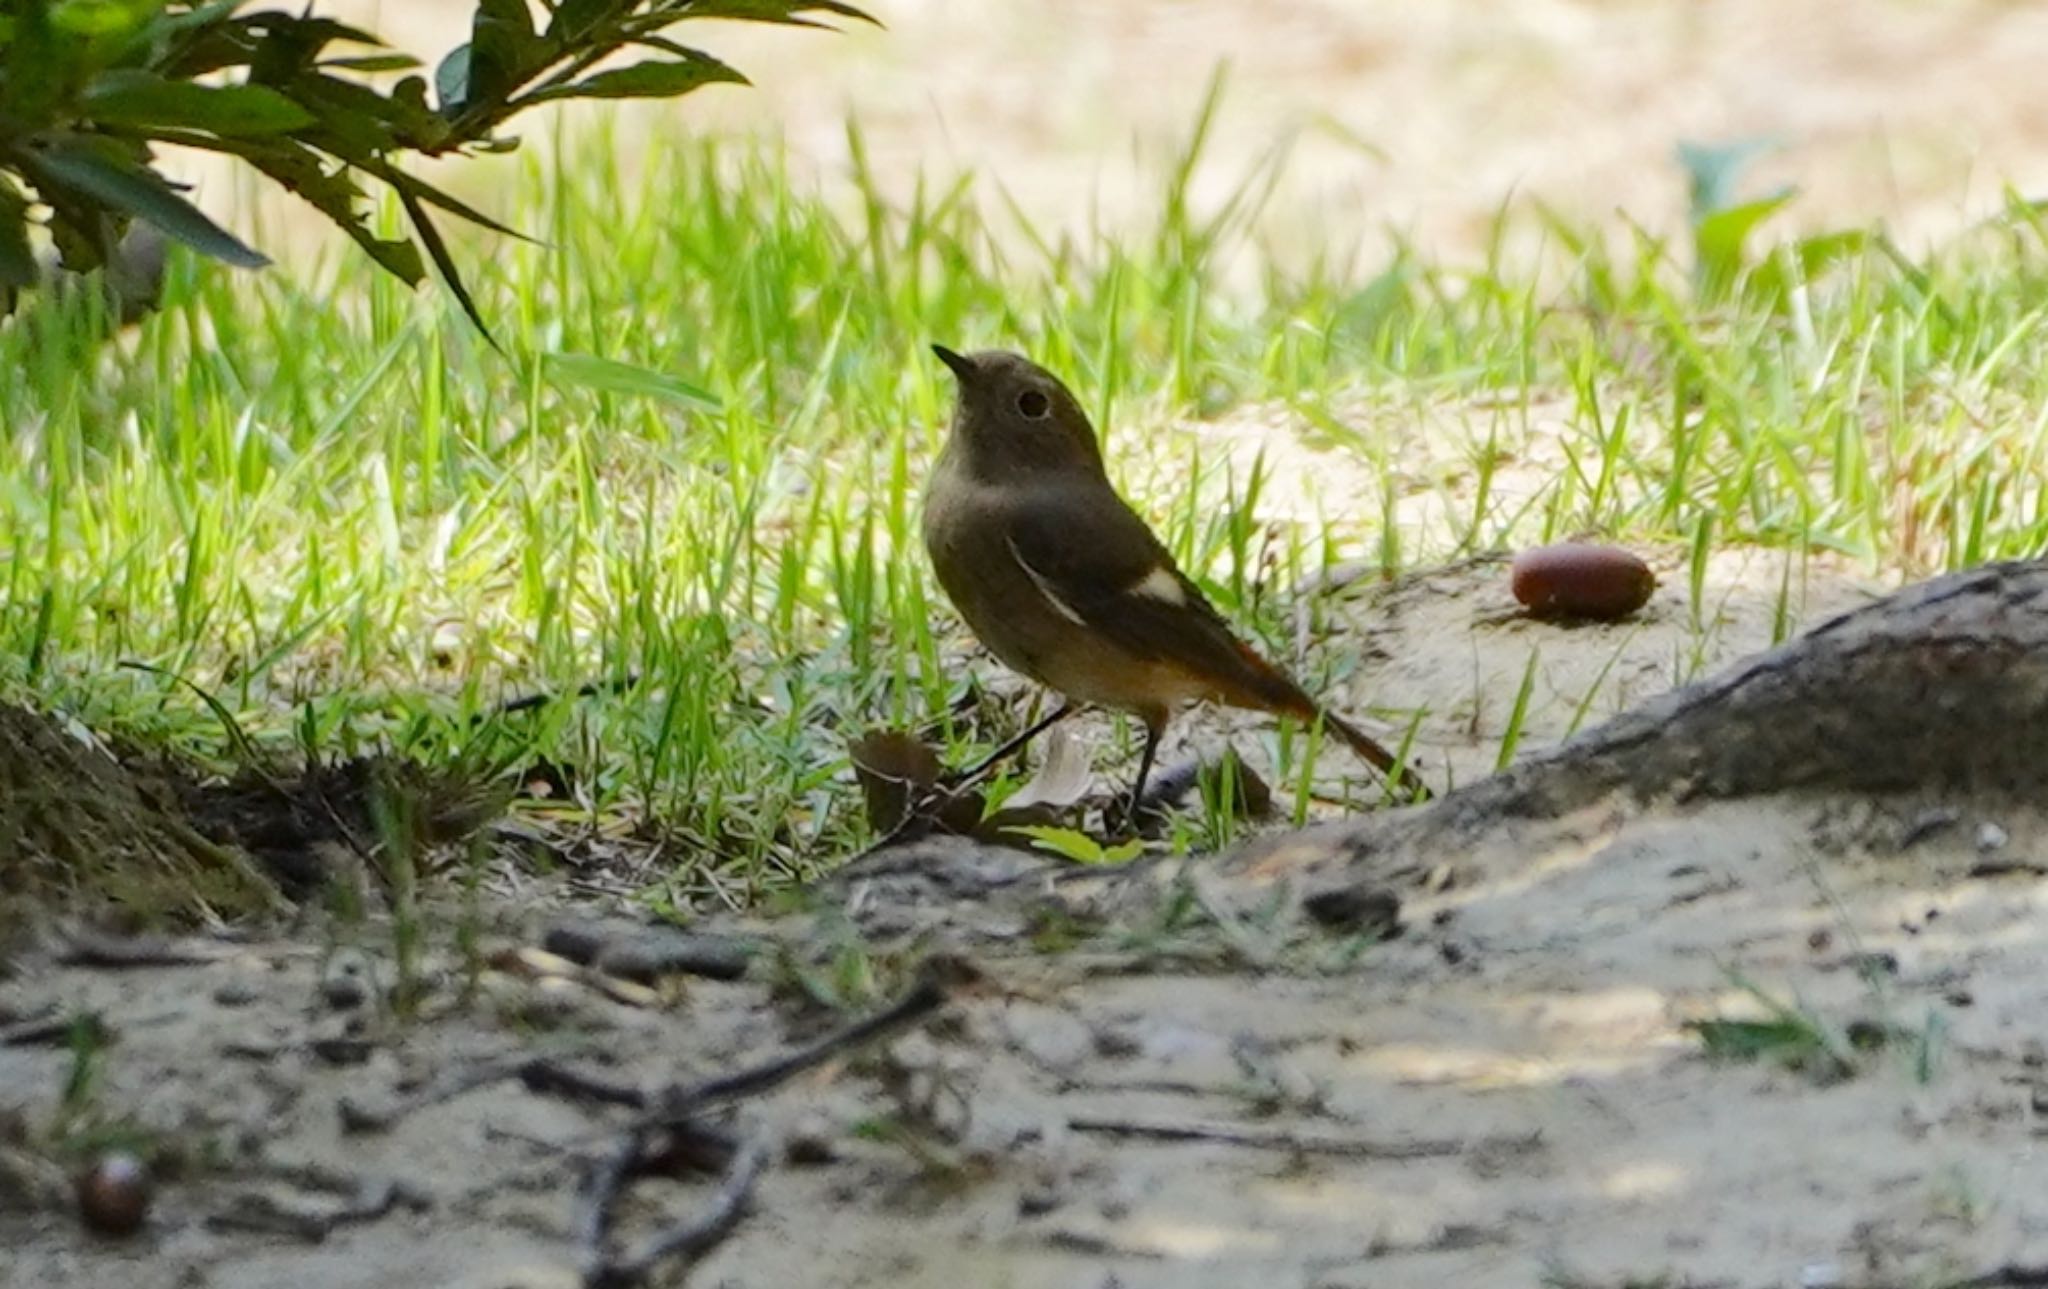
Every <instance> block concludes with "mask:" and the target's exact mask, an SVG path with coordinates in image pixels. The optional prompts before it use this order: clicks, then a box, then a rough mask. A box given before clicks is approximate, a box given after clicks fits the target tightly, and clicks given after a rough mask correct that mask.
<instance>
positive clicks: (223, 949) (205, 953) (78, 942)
mask: <svg viewBox="0 0 2048 1289" xmlns="http://www.w3.org/2000/svg"><path fill="white" fill-rule="evenodd" d="M236 952H238V950H235V949H233V948H230V947H227V946H222V945H212V944H202V943H196V942H192V941H177V940H166V939H163V938H162V937H159V936H149V935H144V936H135V937H132V938H124V937H118V936H105V935H95V934H93V933H91V932H74V933H72V934H71V935H69V936H67V937H65V942H64V947H63V949H62V950H60V951H59V952H58V954H57V961H58V962H61V963H63V964H64V965H65V966H67V967H107V968H115V969H121V968H127V967H198V966H205V965H206V964H208V963H214V962H219V961H221V960H223V959H224V958H228V957H231V956H233V954H235V953H236Z"/></svg>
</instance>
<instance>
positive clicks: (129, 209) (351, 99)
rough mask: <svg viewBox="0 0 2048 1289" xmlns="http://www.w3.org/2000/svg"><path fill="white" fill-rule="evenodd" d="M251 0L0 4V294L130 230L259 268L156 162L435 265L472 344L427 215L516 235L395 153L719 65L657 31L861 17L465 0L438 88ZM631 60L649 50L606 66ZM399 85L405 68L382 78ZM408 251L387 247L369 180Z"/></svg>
mask: <svg viewBox="0 0 2048 1289" xmlns="http://www.w3.org/2000/svg"><path fill="white" fill-rule="evenodd" d="M249 7H250V6H249V5H248V3H246V0H204V2H196V0H15V2H14V3H10V4H9V5H7V6H6V7H5V8H4V9H0V299H6V298H11V295H12V293H13V292H14V291H16V290H19V289H24V288H28V287H31V286H33V285H34V284H35V283H36V281H37V279H38V276H39V273H38V267H37V264H36V261H35V257H34V252H33V249H32V245H33V244H32V239H31V228H32V227H33V226H35V225H41V226H42V227H43V228H44V229H46V230H47V233H48V236H49V238H50V240H51V242H52V243H53V244H54V246H55V248H56V251H57V255H58V257H59V260H60V262H61V263H62V265H63V266H64V268H66V269H67V270H71V271H73V272H81V273H82V272H87V271H90V270H92V269H96V268H100V267H102V266H103V265H106V264H108V263H109V261H110V260H111V259H113V257H114V256H115V253H116V247H117V245H118V244H119V242H120V240H121V238H122V235H123V234H124V233H125V232H126V230H127V229H128V227H129V226H130V224H131V223H132V222H133V221H136V220H140V221H142V222H143V223H145V224H148V225H151V226H153V227H154V228H155V229H157V230H158V231H160V232H161V233H163V234H164V235H165V236H167V237H169V238H172V239H174V240H176V241H180V242H183V243H185V244H186V245H188V246H190V247H192V248H193V249H195V250H197V251H199V252H201V253H203V254H206V255H209V256H212V257H213V258H215V259H218V260H221V261H224V262H225V263H228V264H233V265H237V266H239V267H243V268H256V267H260V266H262V265H264V264H267V263H268V262H269V261H268V260H267V259H266V258H265V257H264V256H263V255H262V253H260V252H259V251H257V250H256V249H255V248H253V247H251V246H249V245H247V244H246V243H244V242H243V241H242V240H241V239H240V238H238V237H236V236H235V235H234V234H233V233H231V232H229V231H228V230H226V229H224V228H222V227H221V226H220V225H219V224H217V223H215V222H214V221H213V220H212V219H211V218H209V217H208V216H207V215H206V214H205V213H204V212H202V211H201V210H200V209H199V208H198V207H197V206H195V205H193V204H192V203H191V202H190V201H188V200H187V199H186V198H185V196H184V195H183V191H182V189H181V188H180V186H179V185H178V184H176V183H174V182H173V181H172V180H170V179H168V178H167V177H165V175H164V174H163V173H162V172H161V171H160V170H159V169H158V167H157V164H156V159H155V152H154V146H155V145H158V144H177V145H180V146H183V147H190V148H199V149H203V150H205V151H209V152H218V153H224V154H227V155H229V156H234V157H239V158H241V159H242V160H243V161H244V162H246V163H247V164H249V165H251V166H253V167H255V168H256V169H257V170H259V171H261V172H262V173H263V174H264V175H265V176H267V177H268V178H269V179H270V180H272V181H273V182H275V183H277V184H278V185H280V186H282V187H284V188H286V189H288V190H290V191H291V192H294V193H296V194H298V195H299V196H300V197H301V198H303V199H304V200H305V201H307V202H308V203H310V204H311V205H312V206H313V207H314V208H315V209H317V210H319V211H320V212H321V213H322V214H323V215H325V216H326V217H327V218H328V219H330V220H332V221H333V222H334V223H335V224H336V225H337V226H338V227H340V228H341V229H342V231H344V232H346V233H347V234H348V235H349V236H350V237H351V238H353V239H354V240H355V242H356V244H357V245H358V246H360V247H362V249H363V250H364V252H365V253H366V254H368V255H369V256H370V258H371V259H372V260H374V261H375V262H376V263H377V264H378V265H379V266H380V267H382V268H384V269H385V270H386V271H388V272H390V273H392V274H395V275H396V276H398V277H400V278H402V279H404V280H405V282H406V283H407V284H408V285H417V284H418V283H419V281H420V280H421V279H422V278H423V277H425V275H426V261H427V260H431V261H432V262H433V264H434V266H435V268H437V269H438V270H439V271H440V274H441V276H442V278H443V279H444V280H445V281H446V282H447V283H448V286H449V289H450V290H451V291H453V292H454V294H455V297H456V299H457V300H458V301H460V302H461V305H462V308H463V310H464V312H466V313H467V314H468V315H469V317H470V319H471V320H472V321H473V322H475V323H476V325H477V327H478V328H479V329H484V324H483V319H482V317H481V316H480V315H479V314H478V312H477V308H476V303H475V301H474V300H473V299H472V298H471V297H470V294H469V291H468V289H467V288H466V287H465V286H464V285H463V283H462V278H461V275H460V274H459V273H458V272H457V270H456V267H455V263H454V261H453V259H452V257H451V256H450V255H449V252H448V246H447V242H446V241H445V240H444V238H443V237H442V235H441V231H440V228H439V227H438V226H437V224H436V223H435V220H436V219H437V218H438V217H441V216H454V217H456V218H458V219H464V220H468V221H470V222H471V223H475V224H480V225H483V226H484V227H487V228H491V229H494V230H496V231H498V232H501V233H507V234H511V235H513V236H518V234H516V233H514V232H513V230H511V229H509V228H506V227H505V226H504V225H502V224H499V223H497V222H496V221H494V220H492V219H490V218H489V217H488V216H486V215H484V214H483V213H482V212H481V211H479V210H477V209H475V208H474V207H472V206H470V205H468V204H467V203H465V202H463V201H461V200H459V199H457V198H456V197H454V196H451V195H450V194H449V193H447V192H446V191H444V190H442V189H440V188H437V187H435V186H434V185H432V184H429V183H427V182H425V181H424V180H421V179H419V178H417V177H415V176H413V175H411V174H409V173H407V172H406V171H405V170H403V169H401V168H400V167H399V165H398V160H399V159H400V158H402V157H404V156H405V155H406V154H409V153H410V154H418V155H423V156H430V157H433V156H443V155H446V154H449V153H459V154H474V153H480V152H501V151H506V150H509V149H511V148H513V147H516V146H517V144H518V140H517V139H516V138H513V137H510V136H508V135H505V134H503V133H501V131H502V129H503V127H504V126H505V125H506V124H507V123H508V122H509V121H510V120H511V119H512V118H513V117H515V116H517V115H518V114H519V113H521V112H523V111H526V110H527V109H529V108H533V107H537V106H539V105H541V104H544V103H556V102H563V101H566V100H571V99H623V98H676V97H680V96H681V95H684V94H688V93H690V92H691V91H693V90H696V89H699V88H701V87H703V86H705V85H713V84H718V83H720V82H726V83H732V84H746V83H747V81H746V78H745V77H744V76H742V75H741V74H740V73H739V72H738V71H736V70H734V69H733V68H732V67H730V66H728V65H726V64H725V63H723V62H720V61H719V60H718V59H716V58H713V57H712V56H710V55H709V54H706V53H704V52H703V51H701V50H697V49H692V48H690V47H688V46H685V45H682V44H679V43H677V42H676V41H674V40H672V39H670V38H669V36H667V35H665V34H664V33H665V32H666V31H667V30H668V29H669V28H671V27H673V26H675V25H676V24H678V23H680V22H682V21H684V20H686V19H693V18H724V19H730V20H738V21H744V22H762V23H777V24H783V25H790V26H805V27H817V26H822V25H823V24H822V23H820V22H817V21H815V20H813V19H812V18H811V17H809V16H808V15H812V14H822V15H827V16H832V17H840V18H849V19H856V20H862V21H872V20H871V19H869V18H868V16H867V15H866V14H864V13H862V12H861V11H860V10H859V9H856V8H854V7H853V6H852V5H849V4H844V3H839V2H838V0H811V2H810V3H791V2H789V0H542V2H541V3H540V4H539V5H538V6H535V5H533V4H530V3H529V2H528V0H477V3H476V12H475V16H474V18H473V20H472V22H471V24H470V38H469V40H468V41H467V42H466V43H464V44H462V45H460V46H458V47H457V48H456V49H454V50H453V51H452V52H450V53H449V54H448V55H447V56H446V57H445V58H443V59H442V60H441V61H440V63H439V65H438V66H437V67H436V68H435V69H434V72H433V76H432V83H431V85H429V82H428V78H427V77H426V76H425V75H423V74H421V72H420V71H418V70H416V69H420V68H421V66H422V64H421V63H420V62H419V60H417V59H415V58H413V57H412V56H410V55H408V54H404V53H401V52H398V51H396V50H394V49H392V48H391V47H390V46H388V45H387V44H386V43H385V42H384V41H383V40H381V39H380V38H379V37H378V36H376V35H375V34H373V33H371V32H368V31H364V30H362V29H361V28H358V27H353V26H350V25H348V24H346V23H341V22H337V21H335V20H333V19H331V18H323V17H318V16H316V15H314V14H313V13H312V12H311V11H310V10H308V11H307V12H306V13H303V14H299V15H293V14H289V13H285V12H282V11H280V10H275V9H261V10H256V11H254V12H244V11H245V10H247V9H249ZM628 51H636V52H649V53H651V54H652V55H653V56H651V57H646V58H642V59H641V60H640V61H637V62H627V63H622V64H619V65H607V64H608V63H609V60H612V59H614V57H615V56H616V55H619V54H622V53H626V52H628ZM394 73H405V74H404V75H401V76H398V78H397V79H396V80H395V81H394V80H391V79H390V77H391V75H392V74H394ZM366 180H367V181H369V182H370V183H372V184H381V185H383V186H385V187H387V188H389V189H391V190H392V192H393V193H394V194H395V195H396V196H397V198H398V201H399V204H400V206H401V207H402V208H403V209H404V210H405V213H406V218H407V220H408V221H409V222H410V224H411V235H410V236H402V237H397V238H385V237H380V236H378V234H377V233H376V231H375V230H374V229H373V228H372V226H371V222H370V220H371V213H372V212H371V208H370V205H369V203H368V201H367V196H368V194H367V192H366V190H365V187H364V184H365V181H366Z"/></svg>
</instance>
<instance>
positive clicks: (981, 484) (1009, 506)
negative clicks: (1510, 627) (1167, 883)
mask: <svg viewBox="0 0 2048 1289" xmlns="http://www.w3.org/2000/svg"><path fill="white" fill-rule="evenodd" d="M932 352H933V353H935V354H937V355H938V357H939V360H940V361H941V362H943V363H945V365H946V366H947V367H949V368H951V369H952V373H953V376H954V378H955V381H956V383H957V385H958V395H959V396H958V399H957V401H956V403H955V405H954V410H953V417H952V423H951V426H950V428H949V430H948V433H947V437H946V443H945V446H944V448H943V449H942V450H941V451H940V454H939V458H938V461H937V463H936V464H935V465H934V466H933V468H932V471H931V474H930V476H929V478H928V479H927V481H926V485H925V493H924V504H923V514H922V526H923V534H924V542H925V549H926V551H927V552H928V553H929V554H930V556H931V562H932V568H933V571H934V572H935V573H936V574H937V575H938V580H939V585H940V586H941V587H942V588H943V589H944V590H945V593H946V597H947V598H948V599H949V600H951V601H952V603H953V607H954V609H955V610H957V611H958V613H959V615H960V617H961V618H962V619H963V620H964V621H965V622H966V624H967V627H968V629H969V630H970V631H972V632H973V633H974V635H975V637H976V638H977V639H978V640H980V641H981V643H982V645H983V646H984V647H986V648H987V649H988V651H989V652H990V653H991V654H993V655H995V657H996V659H997V660H998V661H1000V662H1001V663H1003V664H1004V665H1005V666H1007V667H1009V668H1011V669H1012V670H1014V671H1017V672H1021V673H1022V674H1023V675H1025V676H1027V677H1029V678H1030V679H1032V680H1034V681H1036V682H1038V683H1039V684H1041V685H1043V686H1045V687H1046V688H1048V689H1051V690H1053V691H1055V692H1056V693H1058V694H1060V695H1062V696H1063V697H1064V698H1065V699H1066V700H1067V701H1066V702H1065V703H1063V704H1062V705H1061V706H1060V707H1059V708H1058V709H1057V710H1055V711H1054V712H1053V714H1052V715H1051V716H1049V717H1047V718H1046V719H1044V720H1042V721H1040V722H1039V723H1038V724H1036V725H1034V726H1033V727H1032V728H1031V729H1029V730H1026V731H1025V732H1024V734H1022V735H1020V736H1019V737H1018V738H1017V739H1014V740H1012V741H1011V744H1009V745H1006V746H1005V747H1004V748H1003V749H999V751H998V753H997V755H1002V754H1004V753H1006V752H1008V751H1011V750H1014V748H1015V747H1016V746H1017V745H1020V744H1021V743H1022V742H1023V741H1024V740H1025V739H1027V738H1029V737H1030V736H1031V735H1032V734H1034V733H1036V732H1037V731H1038V730H1040V729H1043V728H1044V727H1045V726H1047V725H1049V724H1051V723H1052V722H1053V721H1055V720H1058V719H1060V718H1061V717H1063V716H1065V715H1066V713H1067V712H1068V711H1069V710H1072V708H1073V707H1074V706H1075V705H1083V706H1097V707H1106V708H1113V709H1119V710H1122V711H1126V712H1129V713H1132V714H1133V715H1135V716H1136V717H1137V718H1138V719H1139V720H1140V721H1141V722H1143V724H1144V727H1145V749H1144V753H1143V755H1142V756H1141V758H1140V760H1139V763H1138V777H1137V779H1136V781H1135V782H1134V783H1133V785H1132V788H1131V793H1130V797H1129V807H1128V810H1127V812H1126V814H1125V816H1124V818H1125V820H1126V821H1127V822H1135V819H1136V812H1137V809H1138V806H1139V804H1140V802H1141V801H1142V800H1143V797H1144V791H1145V783H1146V780H1147V779H1148V778H1149V777H1150V775H1151V772H1152V763H1153V759H1154V757H1155V756H1156V755H1157V753H1158V750H1159V740H1160V737H1161V736H1162V735H1163V734H1164V733H1165V731H1166V727H1167V723H1168V721H1169V720H1170V719H1171V718H1172V716H1173V715H1174V713H1175V712H1176V711H1177V710H1179V709H1180V708H1181V707H1183V706H1185V705H1186V704H1188V703H1191V702H1197V701H1209V702H1215V703H1220V704H1222V705H1224V706H1228V707H1239V708H1246V709H1249V710H1252V711H1259V712H1268V713H1273V714H1276V715H1281V716H1288V717H1292V718H1294V719H1297V720H1301V721H1305V722H1313V721H1316V720H1318V719H1320V720H1321V721H1322V723H1323V725H1324V727H1325V728H1326V729H1329V730H1330V731H1332V732H1333V733H1335V734H1336V735H1337V737H1339V738H1340V739H1342V740H1343V741H1344V742H1345V744H1346V745H1348V746H1349V747H1350V748H1351V749H1352V751H1354V752H1356V753H1357V754H1358V755H1359V756H1360V757H1362V758H1363V759H1364V760H1366V761H1367V762H1369V763H1370V764H1371V765H1372V766H1373V767H1374V768H1375V769H1377V770H1379V771H1380V772H1381V773H1382V774H1384V775H1386V777H1387V780H1388V783H1389V785H1390V786H1391V787H1396V788H1403V789H1405V790H1406V791H1408V792H1409V793H1410V794H1411V795H1412V796H1416V797H1418V798H1419V797H1422V796H1426V795H1427V789H1426V788H1424V787H1423V786H1422V782H1421V780H1420V779H1419V778H1418V777H1417V776H1416V775H1415V773H1414V771H1412V770H1410V769H1409V768H1408V767H1407V766H1405V765H1403V764H1402V763H1401V761H1400V759H1399V758H1398V757H1396V756H1395V755H1394V754H1393V753H1392V752H1390V751H1388V750H1387V749H1386V748H1385V747H1383V746H1382V745H1381V744H1380V743H1379V742H1378V741H1376V740H1375V739H1373V738H1372V737H1371V736H1370V735H1368V734H1366V733H1365V732H1364V731H1363V730H1360V729H1359V728H1358V727H1357V726H1355V725H1353V724H1351V723H1350V722H1349V721H1346V720H1344V719H1343V718H1342V717H1340V716H1338V715H1337V714H1336V713H1334V712H1332V711H1330V710H1329V709H1328V708H1326V707H1324V706H1323V705H1321V704H1319V703H1318V702H1316V700H1315V699H1313V698H1311V697H1309V695H1308V694H1307V693H1305V692H1304V691H1303V690H1302V688H1301V687H1300V686H1299V685H1297V684H1296V683H1295V682H1294V681H1293V680H1292V679H1291V678H1290V677H1289V676H1288V675H1287V674H1286V673H1285V672H1283V671H1281V670H1280V669H1279V668H1278V667H1276V666H1274V665H1273V664H1272V663H1270V662H1267V661H1266V660H1265V659H1264V658H1262V657H1260V656H1259V654H1258V653H1257V652H1255V651H1254V650H1253V649H1252V648H1251V647H1250V646H1249V645H1247V644H1245V643H1244V641H1243V640H1241V639H1239V638H1238V636H1237V635H1236V634H1235V633H1234V632H1233V631H1232V630H1231V628H1230V624H1229V623H1228V622H1226V621H1225V620H1224V617H1223V615H1222V614H1221V613H1219V612H1218V611H1217V610H1216V608H1215V606H1214V605H1212V604H1210V602H1209V600H1208V598H1207V597H1206V596H1204V595H1203V594H1202V592H1201V590H1200V588H1198V587H1197V586H1196V585H1195V584H1194V582H1193V581H1191V580H1190V579H1189V578H1188V576H1187V575H1186V574H1185V573H1183V572H1181V570H1180V568H1179V566H1177V565H1176V564H1175V563H1174V560H1173V556H1172V554H1171V553H1170V552H1168V550H1167V549H1166V546H1165V545H1164V543H1162V542H1161V541H1160V540H1159V538H1158V537H1157V536H1156V535H1155V534H1154V533H1153V531H1152V529H1151V528H1150V527H1149V526H1148V525H1147V524H1146V523H1145V521H1144V519H1143V518H1141V517H1140V516H1139V515H1138V513H1137V512H1136V511H1135V510H1133V509H1132V508H1131V507H1130V505H1129V504H1128V503H1126V502H1125V501H1124V499H1123V498H1122V497H1121V496H1119V495H1118V493H1117V491H1116V487H1115V485H1114V484H1112V483H1111V482H1110V479H1109V473H1108V471H1107V469H1106V468H1105V466H1104V464H1103V459H1102V448H1101V445H1100V443H1099V442H1098V441H1097V439H1096V435H1095V428H1094V426H1093V425H1092V424H1091V423H1090V422H1089V419H1088V415H1087V413H1086V412H1084V411H1082V409H1081V405H1080V403H1079V402H1078V401H1077V400H1076V399H1075V398H1074V395H1073V393H1072V392H1071V391H1070V390H1068V388H1067V387H1066V385H1065V384H1063V383H1062V382H1061V381H1060V379H1059V378H1058V377H1057V376H1055V375H1053V374H1052V373H1051V372H1049V371H1047V370H1046V369H1045V368H1043V367H1041V366H1039V365H1038V364H1037V363H1034V362H1032V361H1031V360H1030V359H1029V358H1026V357H1024V356H1023V355H1021V354H1016V353H1011V352H1007V351H1004V350H983V351H979V352H975V353H965V354H963V353H956V352H955V351H953V350H951V349H948V348H946V347H945V346H944V345H937V344H935V345H933V346H932ZM994 759H995V757H993V756H992V757H990V758H987V759H986V760H984V761H983V763H982V764H983V765H984V766H985V765H987V764H988V763H989V762H990V761H993V760H994Z"/></svg>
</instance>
